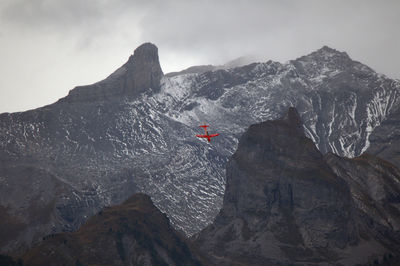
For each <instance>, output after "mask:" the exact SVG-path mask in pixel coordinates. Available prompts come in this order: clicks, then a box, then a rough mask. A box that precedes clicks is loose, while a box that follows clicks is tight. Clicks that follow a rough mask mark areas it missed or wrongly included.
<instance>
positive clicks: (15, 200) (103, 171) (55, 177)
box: [0, 43, 400, 253]
mask: <svg viewBox="0 0 400 266" xmlns="http://www.w3.org/2000/svg"><path fill="white" fill-rule="evenodd" d="M399 89H400V82H399V81H395V80H391V79H389V78H387V77H385V76H384V75H380V74H377V73H375V72H374V71H373V70H372V69H370V68H369V67H367V66H365V65H363V64H361V63H359V62H356V61H353V60H352V59H350V58H349V56H348V55H347V54H346V53H344V52H338V51H336V50H334V49H331V48H329V47H323V48H321V49H320V50H318V51H315V52H313V53H311V54H309V55H306V56H303V57H300V58H298V59H296V60H293V61H289V62H287V63H285V64H281V63H278V62H272V61H268V62H265V63H253V64H250V65H245V66H241V67H236V68H231V69H219V70H215V71H206V72H204V73H189V74H178V75H175V76H172V77H167V76H164V75H163V73H162V70H161V68H160V65H159V61H158V51H157V47H155V46H154V45H153V44H150V43H146V44H143V45H142V46H140V47H138V48H137V49H136V50H135V52H134V54H133V55H132V56H131V57H130V58H129V60H128V61H127V62H126V63H125V64H124V65H123V66H122V67H121V68H119V69H118V70H117V71H115V72H114V73H113V74H111V75H110V76H109V77H107V78H106V79H104V80H103V81H100V82H98V83H95V84H92V85H88V86H79V87H76V88H74V89H73V90H71V91H70V92H69V95H68V96H66V97H65V98H62V99H60V100H59V101H58V102H56V103H54V104H51V105H48V106H45V107H42V108H38V109H35V110H30V111H27V112H20V113H12V114H10V113H3V114H0V212H1V213H2V217H6V219H4V220H3V221H1V223H2V225H3V223H4V224H5V225H7V228H10V230H0V239H6V240H4V241H1V240H0V252H2V253H10V252H12V251H14V250H17V249H18V248H21V247H23V246H24V245H25V246H29V245H30V244H31V243H32V242H35V241H37V240H39V239H41V237H42V236H44V235H47V234H50V233H55V232H60V231H71V230H75V229H77V228H78V227H79V226H80V225H81V224H82V223H83V222H84V221H86V220H87V218H88V217H90V216H92V215H94V214H95V213H97V212H98V211H99V210H100V209H102V208H103V207H104V206H109V205H113V204H119V203H121V202H123V201H124V200H126V199H127V198H129V197H130V196H131V195H132V194H133V193H135V192H144V193H146V194H148V195H150V196H151V197H152V200H153V201H154V204H155V205H156V206H157V207H158V208H159V209H160V210H161V211H163V212H165V213H166V214H167V215H168V217H169V218H170V220H171V223H172V224H173V225H174V226H175V228H177V229H179V230H182V231H184V232H185V233H186V234H188V235H192V234H194V233H196V232H198V231H200V230H201V229H202V228H204V227H205V226H206V225H207V224H209V223H210V222H211V221H212V220H213V218H214V217H215V216H216V215H217V214H218V211H219V209H220V207H221V205H222V199H223V194H224V188H225V165H226V162H227V160H228V158H229V157H230V156H231V155H232V154H233V153H234V151H235V150H236V147H237V143H238V137H239V136H240V135H241V134H242V133H243V132H244V130H245V129H246V128H247V127H248V126H249V125H251V124H254V123H259V122H262V121H265V120H268V119H274V118H277V117H279V116H280V115H281V114H282V113H283V112H285V110H287V108H288V107H289V106H296V107H297V108H298V111H299V113H300V116H301V118H302V120H303V121H304V125H303V127H304V130H305V132H306V135H307V136H309V137H310V138H311V139H312V140H313V142H314V143H316V145H317V147H318V149H319V150H320V151H321V152H322V153H323V154H325V153H327V152H333V153H335V154H337V155H341V156H343V155H344V156H348V157H354V156H358V155H360V154H361V153H362V152H363V151H365V150H366V149H367V147H368V146H369V138H368V137H369V136H370V134H371V133H373V131H374V129H375V128H376V127H377V126H378V125H379V124H381V123H383V122H384V121H385V119H386V118H387V117H388V116H389V115H390V114H392V113H393V111H394V110H396V108H398V106H399V97H398V93H399ZM202 123H208V124H210V125H211V128H210V131H211V132H213V131H215V132H218V133H220V136H219V137H217V138H215V139H214V140H213V142H212V143H211V144H209V143H207V142H204V141H202V140H199V139H196V138H195V137H194V136H195V134H198V133H199V132H201V131H199V130H201V129H200V128H198V125H199V124H202ZM39 214H40V215H39ZM42 214H43V215H42ZM42 217H46V219H45V220H42V219H43V218H42ZM1 228H5V227H3V226H1Z"/></svg>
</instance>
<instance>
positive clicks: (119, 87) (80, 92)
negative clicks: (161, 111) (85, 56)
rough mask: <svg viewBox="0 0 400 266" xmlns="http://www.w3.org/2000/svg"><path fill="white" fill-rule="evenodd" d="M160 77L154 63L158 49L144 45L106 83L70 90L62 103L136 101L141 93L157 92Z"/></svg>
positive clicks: (156, 63)
mask: <svg viewBox="0 0 400 266" xmlns="http://www.w3.org/2000/svg"><path fill="white" fill-rule="evenodd" d="M162 77H163V72H162V70H161V66H160V62H159V59H158V48H157V46H155V45H154V44H152V43H144V44H142V45H141V46H139V47H138V48H136V49H135V51H134V53H133V55H131V56H130V57H129V60H128V62H126V63H125V64H124V65H123V66H121V67H120V68H119V69H117V70H116V71H115V72H114V73H112V74H111V75H110V76H108V77H107V78H106V79H104V80H102V81H100V82H97V83H95V84H92V85H87V86H78V87H76V88H74V89H73V90H71V91H70V92H69V94H68V96H67V97H66V98H64V100H66V101H73V102H75V101H88V100H89V101H102V100H107V99H110V98H114V97H123V96H125V97H136V96H137V95H139V94H140V93H142V92H148V93H150V94H152V93H155V92H159V91H160V80H161V78H162Z"/></svg>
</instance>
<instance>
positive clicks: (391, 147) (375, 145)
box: [367, 107, 400, 166]
mask: <svg viewBox="0 0 400 266" xmlns="http://www.w3.org/2000/svg"><path fill="white" fill-rule="evenodd" d="M398 125H400V109H399V107H397V109H396V110H394V111H393V112H391V113H390V114H389V115H388V116H387V117H386V119H385V120H384V121H383V122H382V123H381V124H380V125H379V126H378V127H376V128H375V130H374V131H373V132H372V133H371V136H370V137H369V141H370V143H371V144H370V146H369V148H368V149H367V152H368V153H370V154H374V155H376V156H379V157H381V158H384V159H385V160H387V161H389V162H391V163H393V164H395V165H397V166H399V165H400V153H399V151H400V128H399V126H398Z"/></svg>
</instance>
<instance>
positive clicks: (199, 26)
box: [0, 0, 400, 112]
mask: <svg viewBox="0 0 400 266" xmlns="http://www.w3.org/2000/svg"><path fill="white" fill-rule="evenodd" d="M398 10H400V1H396V0H393V1H391V0H386V1H372V0H363V1H361V0H359V1H357V0H354V1H344V0H339V1H320V0H299V1H288V0H283V1H282V0H281V1H261V0H259V1H258V0H254V1H242V0H237V1H227V0H219V1H211V0H208V1H207V0H204V1H184V0H175V1H162V0H157V1H145V0H143V1H131V0H116V1H106V0H100V1H79V0H59V1H51V0H37V1H31V0H3V1H2V2H0V25H1V27H0V61H1V62H2V63H1V64H0V71H1V72H2V73H3V75H2V77H1V78H0V93H1V95H2V97H0V99H1V100H0V112H4V111H16V110H24V109H27V108H33V107H38V106H41V105H44V104H46V103H50V102H52V101H55V100H57V99H58V98H60V97H62V96H64V95H66V94H67V92H68V90H69V89H72V88H73V87H74V86H76V85H82V84H87V83H92V82H95V81H97V80H100V79H102V78H104V77H105V76H107V75H108V74H109V73H111V72H112V71H113V70H114V69H115V68H117V67H118V66H119V65H121V64H123V63H124V62H125V61H126V59H127V58H128V56H129V55H130V54H131V53H132V52H133V50H134V48H136V47H137V46H138V45H140V44H141V43H143V42H146V41H151V42H153V43H155V44H156V45H157V46H158V47H159V52H160V59H161V64H162V67H163V70H164V72H169V71H175V70H180V69H183V68H186V67H189V66H191V65H195V64H209V63H213V64H220V63H223V62H226V61H228V60H231V59H233V58H235V57H239V56H242V55H248V54H255V55H258V56H259V58H260V60H261V59H262V60H268V59H272V60H277V61H281V62H282V61H286V60H289V59H294V58H296V57H298V56H301V55H304V54H307V53H309V52H311V51H313V50H316V49H318V48H320V47H321V46H322V45H328V46H331V47H333V48H336V49H338V50H342V51H346V52H348V53H349V55H350V56H351V57H352V58H353V59H355V60H358V61H361V62H363V63H365V64H367V65H369V66H370V67H372V68H374V69H375V70H376V71H378V72H381V73H384V74H387V75H389V76H390V77H394V78H400V72H399V69H400V53H399V52H398V47H400V35H399V34H398V25H400V16H399V15H398Z"/></svg>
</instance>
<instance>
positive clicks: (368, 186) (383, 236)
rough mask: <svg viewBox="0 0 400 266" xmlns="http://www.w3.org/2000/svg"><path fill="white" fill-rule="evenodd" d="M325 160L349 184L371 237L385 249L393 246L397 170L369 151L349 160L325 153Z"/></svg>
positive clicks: (397, 234)
mask: <svg viewBox="0 0 400 266" xmlns="http://www.w3.org/2000/svg"><path fill="white" fill-rule="evenodd" d="M325 160H326V162H327V163H328V164H329V166H330V167H331V168H332V169H333V171H334V172H335V173H336V174H337V175H338V176H339V177H341V178H342V179H343V180H345V181H346V183H347V184H348V185H349V187H350V190H351V194H352V197H353V200H354V203H355V206H356V208H357V212H358V213H360V215H361V217H363V220H364V221H365V220H368V230H369V231H370V232H371V233H372V234H373V238H375V239H380V240H381V242H382V243H384V244H385V246H386V247H388V248H389V249H395V248H397V247H398V245H399V243H400V170H399V169H398V168H397V167H395V166H394V165H393V164H391V163H389V162H388V161H385V160H382V159H380V158H378V157H375V156H372V155H369V154H363V155H362V156H360V157H357V158H353V159H348V158H342V157H339V156H336V155H334V154H327V155H326V156H325ZM364 230H365V229H364ZM394 243H396V245H394Z"/></svg>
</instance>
